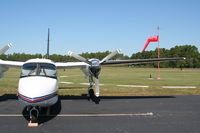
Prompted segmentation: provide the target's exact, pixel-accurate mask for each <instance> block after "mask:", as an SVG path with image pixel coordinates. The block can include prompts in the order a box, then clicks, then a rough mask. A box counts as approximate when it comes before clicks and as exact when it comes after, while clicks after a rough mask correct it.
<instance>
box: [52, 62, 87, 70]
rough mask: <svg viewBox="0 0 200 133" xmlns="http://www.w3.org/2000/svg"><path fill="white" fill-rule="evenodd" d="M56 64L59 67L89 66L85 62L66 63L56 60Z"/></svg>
mask: <svg viewBox="0 0 200 133" xmlns="http://www.w3.org/2000/svg"><path fill="white" fill-rule="evenodd" d="M55 65H56V67H57V68H58V69H59V68H85V67H87V66H89V65H88V64H87V63H85V62H66V63H63V62H56V63H55Z"/></svg>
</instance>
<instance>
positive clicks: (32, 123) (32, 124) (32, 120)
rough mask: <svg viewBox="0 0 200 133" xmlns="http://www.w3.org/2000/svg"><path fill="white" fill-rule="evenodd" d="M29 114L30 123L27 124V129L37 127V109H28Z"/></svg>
mask: <svg viewBox="0 0 200 133" xmlns="http://www.w3.org/2000/svg"><path fill="white" fill-rule="evenodd" d="M29 113H30V122H29V123H28V126H29V127H35V126H38V116H39V109H38V107H30V108H29Z"/></svg>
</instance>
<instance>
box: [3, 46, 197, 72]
mask: <svg viewBox="0 0 200 133" xmlns="http://www.w3.org/2000/svg"><path fill="white" fill-rule="evenodd" d="M109 53H110V51H105V52H96V53H88V52H86V53H82V54H80V55H81V56H83V57H85V58H87V59H90V58H98V59H100V60H101V59H103V58H104V57H105V56H107V55H108V54H109ZM157 56H158V51H157V49H155V50H151V51H145V52H138V53H133V54H132V56H130V57H129V56H127V55H124V54H118V55H116V56H115V57H113V59H114V60H116V59H123V60H124V59H148V58H157ZM171 57H185V58H186V60H182V61H170V62H162V63H161V67H162V68H200V53H199V51H198V48H197V47H196V46H193V45H180V46H175V47H173V48H171V49H165V48H160V58H171ZM32 58H45V55H44V56H43V55H42V54H25V53H13V54H4V55H0V59H2V60H12V61H26V60H28V59H32ZM49 58H50V59H51V60H53V61H55V62H71V61H72V62H73V61H77V60H76V59H75V58H73V57H70V56H68V55H59V54H52V55H50V56H49ZM132 66H137V67H157V63H145V64H138V65H132Z"/></svg>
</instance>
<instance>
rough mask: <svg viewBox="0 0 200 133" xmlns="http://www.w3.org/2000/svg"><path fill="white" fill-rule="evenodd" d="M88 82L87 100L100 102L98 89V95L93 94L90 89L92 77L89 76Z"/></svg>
mask: <svg viewBox="0 0 200 133" xmlns="http://www.w3.org/2000/svg"><path fill="white" fill-rule="evenodd" d="M89 82H90V87H89V88H88V94H87V97H88V101H90V100H92V101H93V102H95V103H96V104H99V102H100V98H99V90H98V95H97V94H95V92H94V90H93V89H92V87H93V84H94V82H93V78H92V77H89ZM96 92H97V91H96Z"/></svg>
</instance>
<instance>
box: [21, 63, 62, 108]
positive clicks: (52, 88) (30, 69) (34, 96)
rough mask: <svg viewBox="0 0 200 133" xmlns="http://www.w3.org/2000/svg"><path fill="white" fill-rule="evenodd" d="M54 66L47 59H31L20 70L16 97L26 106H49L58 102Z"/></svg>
mask: <svg viewBox="0 0 200 133" xmlns="http://www.w3.org/2000/svg"><path fill="white" fill-rule="evenodd" d="M57 90H58V81H57V71H56V66H55V64H54V62H53V61H51V60H49V59H31V60H28V61H27V62H25V63H24V64H23V66H22V69H21V74H20V79H19V85H18V97H19V100H20V101H21V102H22V103H24V104H25V105H26V106H40V107H45V106H51V105H53V104H55V103H56V102H57V100H58V95H57Z"/></svg>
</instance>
